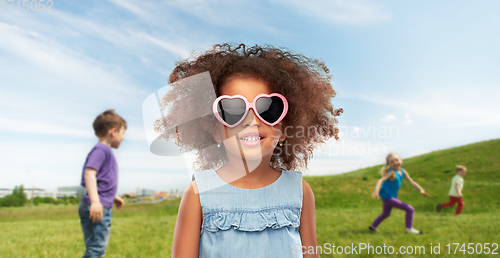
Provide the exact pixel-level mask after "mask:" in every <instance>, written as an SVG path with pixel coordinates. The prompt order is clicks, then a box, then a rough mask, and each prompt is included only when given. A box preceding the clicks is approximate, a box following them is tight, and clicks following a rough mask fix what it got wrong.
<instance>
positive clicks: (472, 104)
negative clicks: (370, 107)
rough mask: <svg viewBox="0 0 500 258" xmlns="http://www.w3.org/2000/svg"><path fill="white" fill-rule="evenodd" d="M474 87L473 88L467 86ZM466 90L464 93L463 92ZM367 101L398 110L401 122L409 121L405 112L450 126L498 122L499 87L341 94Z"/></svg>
mask: <svg viewBox="0 0 500 258" xmlns="http://www.w3.org/2000/svg"><path fill="white" fill-rule="evenodd" d="M471 89H474V90H471ZM464 92H467V94H463V93H464ZM346 95H347V96H349V97H352V98H356V99H360V100H364V101H368V102H371V103H375V104H380V105H383V106H389V107H393V108H395V109H397V110H401V111H403V112H405V113H407V115H405V118H406V121H405V123H407V124H408V123H411V122H413V120H411V119H410V118H409V114H412V115H413V114H415V115H418V116H422V117H425V118H428V119H432V120H434V121H439V122H442V123H447V124H449V126H451V127H455V126H456V127H460V126H465V125H497V126H498V125H500V112H498V111H497V110H500V102H498V96H500V88H498V87H489V86H488V85H477V86H474V87H472V86H468V85H465V86H456V85H455V86H454V87H452V88H448V87H437V86H436V87H433V88H432V89H429V90H421V91H419V92H415V93H414V94H412V95H411V97H408V98H405V99H404V98H401V97H397V98H396V97H395V96H388V95H380V94H377V93H373V94H371V95H359V94H349V93H345V94H344V96H346Z"/></svg>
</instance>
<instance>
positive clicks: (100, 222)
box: [78, 110, 127, 257]
mask: <svg viewBox="0 0 500 258" xmlns="http://www.w3.org/2000/svg"><path fill="white" fill-rule="evenodd" d="M93 126H94V132H95V134H96V136H97V137H98V138H99V142H98V143H97V144H96V145H95V146H94V148H92V150H91V151H90V153H89V154H88V156H87V160H86V161H85V165H84V166H83V173H82V181H81V185H82V186H83V187H85V188H86V189H87V193H86V194H85V195H84V196H83V198H82V202H81V203H80V207H79V209H78V213H79V215H80V223H81V225H82V230H83V238H84V241H85V254H84V255H83V257H103V256H104V254H105V253H106V247H107V245H108V242H109V236H110V233H111V216H112V207H113V203H114V204H115V205H116V208H117V209H121V208H122V207H123V204H124V202H123V200H122V199H121V198H120V197H119V196H118V195H116V191H117V189H118V165H117V163H116V159H115V156H114V155H113V151H111V148H115V149H117V148H118V147H119V146H120V143H121V141H123V138H124V136H123V135H124V134H125V130H126V129H127V122H125V120H123V118H121V117H120V116H119V115H117V114H116V113H115V111H114V110H107V111H105V112H104V113H102V114H100V115H99V116H98V117H97V118H96V119H95V121H94V124H93Z"/></svg>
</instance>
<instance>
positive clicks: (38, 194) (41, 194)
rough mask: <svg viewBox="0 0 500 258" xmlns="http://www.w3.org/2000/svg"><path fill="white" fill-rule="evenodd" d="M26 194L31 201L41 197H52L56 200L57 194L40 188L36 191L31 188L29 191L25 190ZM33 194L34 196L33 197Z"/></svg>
mask: <svg viewBox="0 0 500 258" xmlns="http://www.w3.org/2000/svg"><path fill="white" fill-rule="evenodd" d="M24 193H25V194H26V198H28V199H31V198H32V197H33V196H34V197H41V198H45V197H51V198H54V199H56V196H57V194H56V192H54V191H46V190H45V189H40V188H35V189H32V188H29V189H26V188H25V189H24ZM32 193H33V196H32V195H31V194H32Z"/></svg>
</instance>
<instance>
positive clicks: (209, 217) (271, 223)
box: [203, 208, 300, 232]
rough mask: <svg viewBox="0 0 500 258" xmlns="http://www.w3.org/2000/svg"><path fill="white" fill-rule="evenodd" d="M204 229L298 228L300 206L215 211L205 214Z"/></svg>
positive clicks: (259, 229) (258, 229)
mask: <svg viewBox="0 0 500 258" xmlns="http://www.w3.org/2000/svg"><path fill="white" fill-rule="evenodd" d="M203 216H204V217H203V229H204V230H206V231H209V232H217V231H219V230H229V229H231V228H233V229H234V230H239V231H263V230H264V229H266V228H272V229H280V228H282V227H293V228H297V227H299V225H300V209H299V208H282V209H269V210H261V211H215V212H209V213H206V214H203Z"/></svg>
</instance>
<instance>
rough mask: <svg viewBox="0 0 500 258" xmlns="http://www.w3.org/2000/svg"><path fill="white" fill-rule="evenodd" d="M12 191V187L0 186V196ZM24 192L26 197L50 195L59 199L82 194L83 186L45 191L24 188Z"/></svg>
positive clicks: (83, 192)
mask: <svg viewBox="0 0 500 258" xmlns="http://www.w3.org/2000/svg"><path fill="white" fill-rule="evenodd" d="M12 191H13V190H12V189H6V188H0V198H3V197H5V196H6V195H10V194H12ZM24 194H26V198H27V199H31V198H32V197H33V196H34V197H41V198H45V197H51V198H53V199H61V198H64V197H70V196H74V197H76V196H82V195H84V194H85V188H83V187H81V186H69V187H59V188H57V191H46V190H45V189H40V188H35V189H33V188H24ZM32 195H33V196H32Z"/></svg>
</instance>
